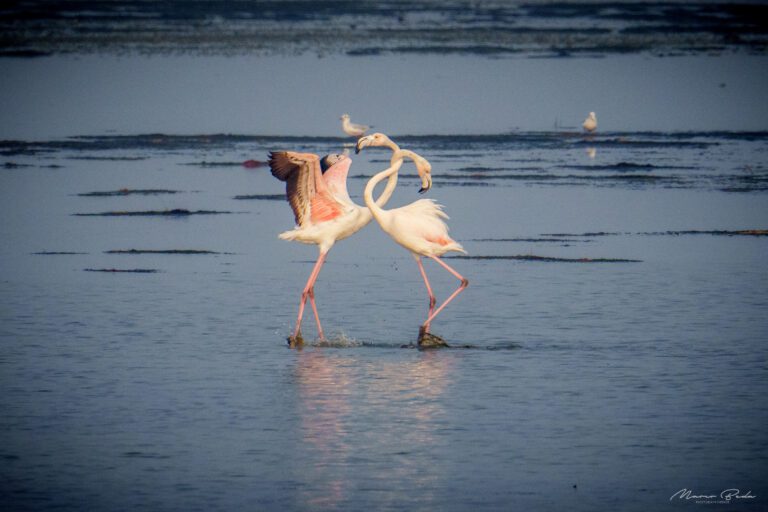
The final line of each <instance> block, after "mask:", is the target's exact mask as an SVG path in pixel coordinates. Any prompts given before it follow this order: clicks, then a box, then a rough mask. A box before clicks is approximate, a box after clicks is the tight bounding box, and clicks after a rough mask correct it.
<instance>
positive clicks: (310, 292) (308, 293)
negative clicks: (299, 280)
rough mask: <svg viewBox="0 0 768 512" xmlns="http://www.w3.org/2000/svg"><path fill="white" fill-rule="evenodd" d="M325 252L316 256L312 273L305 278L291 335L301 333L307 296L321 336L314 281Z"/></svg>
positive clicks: (295, 336) (297, 335)
mask: <svg viewBox="0 0 768 512" xmlns="http://www.w3.org/2000/svg"><path fill="white" fill-rule="evenodd" d="M326 254H327V253H324V252H321V253H320V256H319V257H318V258H317V263H315V266H314V268H313V269H312V273H311V274H310V275H309V279H307V284H306V285H304V291H303V292H301V302H300V303H299V316H298V318H297V319H296V329H295V330H294V332H293V337H294V338H297V337H299V336H300V333H301V318H302V317H303V316H304V305H305V304H306V303H307V298H309V299H310V304H312V309H313V310H314V312H315V319H316V320H317V328H318V331H319V335H320V338H322V337H323V331H322V328H321V327H320V317H319V316H317V306H316V305H315V289H314V288H315V281H317V276H318V275H319V274H320V268H322V266H323V263H325V255H326Z"/></svg>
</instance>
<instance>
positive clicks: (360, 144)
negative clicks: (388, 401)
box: [355, 135, 373, 154]
mask: <svg viewBox="0 0 768 512" xmlns="http://www.w3.org/2000/svg"><path fill="white" fill-rule="evenodd" d="M371 142H373V139H372V138H371V136H370V135H369V136H367V137H360V139H359V140H358V141H357V145H356V146H355V154H358V153H360V151H362V150H363V148H364V147H367V146H370V145H371Z"/></svg>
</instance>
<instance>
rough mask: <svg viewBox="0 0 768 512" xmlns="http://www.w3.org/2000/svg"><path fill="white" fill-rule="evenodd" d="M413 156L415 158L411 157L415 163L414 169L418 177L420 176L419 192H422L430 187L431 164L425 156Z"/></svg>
mask: <svg viewBox="0 0 768 512" xmlns="http://www.w3.org/2000/svg"><path fill="white" fill-rule="evenodd" d="M414 156H415V158H414V159H413V162H414V163H415V164H416V171H417V172H418V173H419V178H421V188H420V189H419V194H423V193H424V192H426V191H427V190H429V189H430V188H432V165H431V164H430V163H429V162H428V161H427V159H426V158H424V157H421V156H419V155H414Z"/></svg>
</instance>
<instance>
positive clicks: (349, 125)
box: [340, 114, 371, 137]
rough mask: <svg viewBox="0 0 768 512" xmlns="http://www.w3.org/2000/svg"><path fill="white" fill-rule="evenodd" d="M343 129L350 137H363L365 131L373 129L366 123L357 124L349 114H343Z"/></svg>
mask: <svg viewBox="0 0 768 512" xmlns="http://www.w3.org/2000/svg"><path fill="white" fill-rule="evenodd" d="M340 119H341V129H342V130H343V131H344V133H346V134H347V135H349V136H350V137H361V136H363V135H365V132H367V131H368V130H370V129H371V127H370V126H366V125H364V124H355V123H353V122H351V121H350V120H349V114H342V116H341V118H340Z"/></svg>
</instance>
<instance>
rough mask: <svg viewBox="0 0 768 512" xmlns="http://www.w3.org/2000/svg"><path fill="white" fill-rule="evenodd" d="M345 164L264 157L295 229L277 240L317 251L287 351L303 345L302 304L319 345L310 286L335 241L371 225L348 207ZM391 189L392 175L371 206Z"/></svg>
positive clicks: (287, 154) (284, 155)
mask: <svg viewBox="0 0 768 512" xmlns="http://www.w3.org/2000/svg"><path fill="white" fill-rule="evenodd" d="M351 164H352V160H351V159H350V158H349V157H347V156H345V155H327V156H325V157H324V158H323V159H322V160H321V159H320V158H319V157H318V156H317V155H315V154H312V153H297V152H293V151H277V152H272V153H270V155H269V167H270V169H271V170H272V175H273V176H274V177H276V178H277V179H279V180H281V181H284V182H286V187H285V194H286V198H287V199H288V202H289V203H290V205H291V208H292V209H293V213H294V216H295V218H296V227H295V228H294V229H292V230H290V231H286V232H284V233H280V235H279V237H280V238H281V239H283V240H295V241H297V242H302V243H305V244H315V245H317V246H318V249H319V251H320V254H319V256H318V258H317V262H316V263H315V266H314V268H313V269H312V273H311V274H310V275H309V279H307V284H306V285H305V286H304V290H303V291H302V293H301V301H300V303H299V315H298V318H297V319H296V327H295V329H294V332H293V335H292V336H290V337H289V338H288V344H289V345H290V346H291V347H295V346H298V345H302V344H303V343H304V339H303V337H302V335H301V319H302V317H303V315H304V307H305V305H306V303H307V299H309V302H310V304H311V306H312V311H313V313H314V315H315V321H316V322H317V332H318V338H320V339H321V340H322V339H324V334H323V328H322V326H321V324H320V316H319V315H318V313H317V305H316V304H315V288H314V287H315V281H317V276H318V275H319V274H320V269H321V268H322V266H323V263H325V259H326V256H327V255H328V251H329V250H330V249H331V247H333V245H334V244H335V243H336V242H337V241H338V240H343V239H344V238H347V237H349V236H351V235H353V234H355V233H357V232H358V231H360V230H361V229H362V228H363V227H365V226H366V225H367V224H368V223H369V222H371V219H372V215H371V211H370V210H369V209H368V208H366V207H365V206H359V205H357V204H355V203H354V202H352V200H351V199H350V197H349V193H348V192H347V174H348V173H349V167H350V165H351ZM396 185H397V175H393V176H391V177H390V180H389V181H388V182H387V186H386V187H385V189H384V191H383V192H382V194H381V196H379V198H378V199H377V200H376V202H375V204H376V205H377V206H378V207H381V206H384V204H386V202H387V201H388V200H389V198H390V197H392V193H393V192H394V190H395V186H396Z"/></svg>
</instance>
